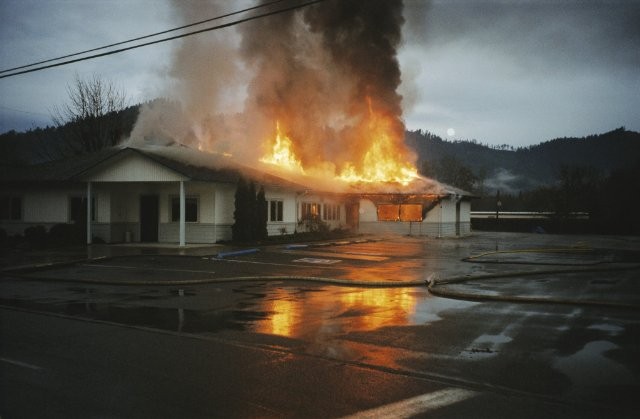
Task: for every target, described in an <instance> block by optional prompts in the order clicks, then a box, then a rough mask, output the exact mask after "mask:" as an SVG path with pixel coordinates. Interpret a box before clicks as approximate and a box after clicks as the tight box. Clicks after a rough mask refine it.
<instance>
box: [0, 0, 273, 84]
mask: <svg viewBox="0 0 640 419" xmlns="http://www.w3.org/2000/svg"><path fill="white" fill-rule="evenodd" d="M283 1H286V0H274V1H271V2H269V3H264V4H260V5H257V6H253V7H249V8H246V9H242V10H237V11H235V12H230V13H226V14H224V15H220V16H216V17H213V18H210V19H205V20H201V21H199V22H194V23H190V24H188V25H184V26H178V27H177V28H173V29H167V30H164V31H160V32H155V33H152V34H149V35H144V36H139V37H137V38H132V39H128V40H126V41H121V42H116V43H113V44H108V45H103V46H101V47H97V48H91V49H87V50H84V51H80V52H74V53H73V54H67V55H62V56H60V57H56V58H49V59H46V60H42V61H37V62H35V63H31V64H25V65H21V66H18V67H13V68H7V69H4V70H0V74H2V73H8V72H11V71H15V70H21V69H23V68H28V67H33V66H36V65H40V64H46V63H50V62H52V61H58V60H63V59H65V58H71V57H77V56H78V55H83V54H87V53H89V52H95V51H100V50H103V49H107V48H112V47H116V46H118V45H124V44H128V43H131V42H135V41H141V40H143V39H148V38H153V37H154V36H158V35H164V34H166V33H170V32H175V31H179V30H181V29H186V28H191V27H193V26H198V25H202V24H203V23H208V22H212V21H214V20H220V19H224V18H225V17H229V16H234V15H237V14H241V13H246V12H249V11H251V10H255V9H259V8H262V7H267V6H271V5H274V4H276V3H281V2H283Z"/></svg>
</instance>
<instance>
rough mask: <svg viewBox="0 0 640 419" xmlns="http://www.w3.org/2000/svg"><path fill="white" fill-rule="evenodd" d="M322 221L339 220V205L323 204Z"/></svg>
mask: <svg viewBox="0 0 640 419" xmlns="http://www.w3.org/2000/svg"><path fill="white" fill-rule="evenodd" d="M322 219H323V220H339V219H340V205H338V204H324V205H323V207H322Z"/></svg>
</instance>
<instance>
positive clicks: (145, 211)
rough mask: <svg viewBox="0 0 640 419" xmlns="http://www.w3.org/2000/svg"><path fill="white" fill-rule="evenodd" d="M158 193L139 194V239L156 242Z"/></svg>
mask: <svg viewBox="0 0 640 419" xmlns="http://www.w3.org/2000/svg"><path fill="white" fill-rule="evenodd" d="M158 204H159V199H158V195H141V196H140V241H141V242H157V241H158V224H159V221H160V220H159V205H158Z"/></svg>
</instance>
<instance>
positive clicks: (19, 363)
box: [0, 358, 42, 371]
mask: <svg viewBox="0 0 640 419" xmlns="http://www.w3.org/2000/svg"><path fill="white" fill-rule="evenodd" d="M0 361H2V362H5V363H7V364H11V365H15V366H17V367H22V368H28V369H30V370H34V371H41V370H42V367H39V366H37V365H33V364H27V363H26V362H22V361H16V360H15V359H9V358H0Z"/></svg>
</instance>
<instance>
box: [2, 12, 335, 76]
mask: <svg viewBox="0 0 640 419" xmlns="http://www.w3.org/2000/svg"><path fill="white" fill-rule="evenodd" d="M323 1H325V0H313V1H308V2H306V3H300V4H297V5H295V6H290V7H286V8H284V9H278V10H274V11H271V12H267V13H263V14H259V15H255V16H250V17H247V18H244V19H239V20H236V21H233V22H229V23H225V24H222V25H217V26H212V27H209V28H205V29H200V30H197V31H193V32H187V33H184V34H181V35H175V36H170V37H168V38H162V39H158V40H155V41H150V42H145V43H142V44H137V45H133V46H130V47H126V48H120V49H116V50H112V51H107V52H103V53H100V54H94V55H89V56H87V57H82V58H75V59H73V60H67V61H62V62H60V63H55V64H49V65H45V66H40V67H36V68H31V69H28V70H22V71H17V72H14V73H10V74H3V75H0V79H4V78H7V77H13V76H17V75H20V74H26V73H33V72H35V71H40V70H46V69H48V68H53V67H60V66H63V65H68V64H73V63H77V62H80V61H86V60H91V59H93V58H99V57H105V56H107V55H113V54H118V53H121V52H124V51H129V50H132V49H137V48H142V47H146V46H149V45H154V44H159V43H161V42H167V41H172V40H174V39H179V38H185V37H187V36H191V35H197V34H200V33H204V32H210V31H214V30H218V29H224V28H228V27H230V26H235V25H237V24H240V23H244V22H249V21H252V20H256V19H260V18H263V17H267V16H273V15H276V14H280V13H285V12H290V11H293V10H296V9H301V8H303V7H307V6H311V5H312V4H316V3H321V2H323ZM58 59H60V58H58ZM56 60H57V59H53V60H49V61H56ZM33 65H36V64H30V65H27V66H23V67H22V68H26V67H31V66H33ZM7 71H9V70H7Z"/></svg>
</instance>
